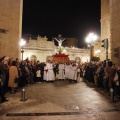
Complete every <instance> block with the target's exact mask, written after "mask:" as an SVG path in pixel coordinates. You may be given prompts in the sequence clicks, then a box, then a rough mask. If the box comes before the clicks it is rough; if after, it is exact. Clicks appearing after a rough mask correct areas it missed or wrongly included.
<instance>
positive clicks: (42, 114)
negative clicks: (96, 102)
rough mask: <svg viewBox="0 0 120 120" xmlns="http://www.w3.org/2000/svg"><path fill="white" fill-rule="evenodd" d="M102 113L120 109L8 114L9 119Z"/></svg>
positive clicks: (119, 110)
mask: <svg viewBox="0 0 120 120" xmlns="http://www.w3.org/2000/svg"><path fill="white" fill-rule="evenodd" d="M102 112H120V109H103V110H91V111H83V112H51V113H8V114H6V116H7V117H15V116H55V115H82V114H95V113H102Z"/></svg>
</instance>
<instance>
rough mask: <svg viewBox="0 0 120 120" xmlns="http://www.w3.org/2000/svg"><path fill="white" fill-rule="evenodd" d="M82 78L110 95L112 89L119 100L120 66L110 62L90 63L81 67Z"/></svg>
mask: <svg viewBox="0 0 120 120" xmlns="http://www.w3.org/2000/svg"><path fill="white" fill-rule="evenodd" d="M82 71H83V76H84V78H85V80H86V81H87V82H91V83H93V84H94V85H95V87H101V88H103V90H104V92H106V93H108V95H110V90H111V89H112V90H113V91H114V92H115V93H116V95H117V97H118V98H120V65H118V66H115V64H113V62H112V61H106V60H105V61H101V62H99V63H96V62H91V63H86V64H84V65H83V66H82Z"/></svg>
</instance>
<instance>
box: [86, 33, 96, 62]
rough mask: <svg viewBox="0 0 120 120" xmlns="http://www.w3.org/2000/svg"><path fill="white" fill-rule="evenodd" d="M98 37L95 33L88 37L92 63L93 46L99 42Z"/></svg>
mask: <svg viewBox="0 0 120 120" xmlns="http://www.w3.org/2000/svg"><path fill="white" fill-rule="evenodd" d="M97 38H98V37H97V35H95V34H94V33H89V34H88V36H87V37H86V42H87V43H88V44H89V45H90V61H91V59H92V46H93V45H94V42H95V41H96V40H97Z"/></svg>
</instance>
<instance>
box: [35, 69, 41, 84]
mask: <svg viewBox="0 0 120 120" xmlns="http://www.w3.org/2000/svg"><path fill="white" fill-rule="evenodd" d="M36 81H37V83H41V70H40V67H38V68H37V71H36Z"/></svg>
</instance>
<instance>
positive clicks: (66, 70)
mask: <svg viewBox="0 0 120 120" xmlns="http://www.w3.org/2000/svg"><path fill="white" fill-rule="evenodd" d="M65 79H69V63H66V64H65Z"/></svg>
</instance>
